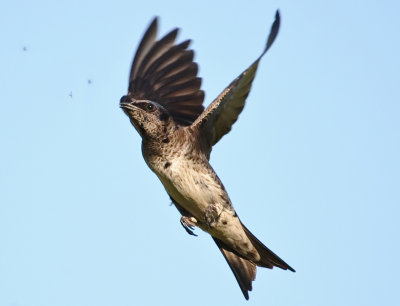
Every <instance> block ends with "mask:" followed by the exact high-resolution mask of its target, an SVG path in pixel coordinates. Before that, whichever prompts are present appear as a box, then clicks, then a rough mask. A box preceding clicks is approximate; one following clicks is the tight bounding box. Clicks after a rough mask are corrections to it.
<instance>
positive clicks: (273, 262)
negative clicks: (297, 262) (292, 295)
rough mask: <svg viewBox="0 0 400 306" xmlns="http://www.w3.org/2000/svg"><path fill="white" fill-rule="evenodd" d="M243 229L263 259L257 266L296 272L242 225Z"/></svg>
mask: <svg viewBox="0 0 400 306" xmlns="http://www.w3.org/2000/svg"><path fill="white" fill-rule="evenodd" d="M242 226H243V229H244V231H245V233H246V235H247V237H248V238H249V239H250V241H251V243H252V244H253V246H254V247H255V248H256V250H257V252H258V254H260V257H261V259H260V260H259V261H258V262H256V263H255V264H256V265H257V266H260V267H264V268H269V269H272V268H273V267H279V268H281V269H283V270H290V271H292V272H296V271H295V270H294V269H293V268H292V267H291V266H289V265H288V264H287V263H286V262H284V261H283V260H282V259H281V258H279V256H278V255H276V254H275V253H274V252H272V251H271V250H270V249H268V248H267V247H266V246H265V245H264V244H263V243H262V242H261V241H260V240H258V239H257V238H256V236H254V235H253V234H252V233H251V232H250V231H249V230H248V229H247V228H246V227H245V226H244V224H243V223H242Z"/></svg>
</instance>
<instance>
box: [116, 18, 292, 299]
mask: <svg viewBox="0 0 400 306" xmlns="http://www.w3.org/2000/svg"><path fill="white" fill-rule="evenodd" d="M157 24H158V21H157V18H155V19H154V20H153V21H152V22H151V24H150V26H149V28H148V30H147V31H146V33H145V34H144V36H143V38H142V41H141V42H140V44H139V47H138V49H137V52H136V55H135V57H134V59H133V63H132V67H131V71H130V77H129V88H128V94H127V95H125V96H123V97H122V98H121V101H120V107H121V108H122V109H123V111H124V112H125V114H126V115H127V116H128V117H129V119H130V121H131V123H132V125H133V126H134V127H135V129H136V130H137V132H138V133H139V134H140V136H141V137H142V154H143V157H144V159H145V161H146V163H147V165H148V166H149V167H150V169H151V170H152V171H153V172H154V173H155V174H156V175H157V177H158V178H159V179H160V181H161V182H162V184H163V185H164V187H165V190H166V191H167V193H168V194H169V196H170V198H171V200H172V202H173V203H174V204H175V206H176V208H177V209H178V210H179V212H180V213H181V215H182V218H181V220H180V222H181V224H182V225H183V227H184V228H185V230H186V231H187V232H188V233H189V234H191V235H194V233H193V230H194V228H195V227H199V228H201V229H202V230H203V231H205V232H207V233H209V234H210V235H211V236H212V238H213V239H214V241H215V243H216V244H217V246H218V248H219V249H220V251H221V252H222V254H223V256H224V257H225V259H226V261H227V262H228V265H229V267H230V268H231V270H232V272H233V274H234V275H235V277H236V280H237V282H238V283H239V286H240V289H241V290H242V292H243V295H244V297H245V298H246V299H248V298H249V293H248V292H249V291H251V290H252V281H253V280H254V279H255V276H256V267H257V266H258V267H264V268H270V269H272V268H273V267H279V268H281V269H284V270H290V271H293V272H295V270H294V269H293V268H292V267H290V266H289V265H288V264H287V263H286V262H284V261H283V260H282V259H281V258H279V257H278V256H277V255H276V254H275V253H273V252H272V251H271V250H270V249H268V248H267V247H266V246H265V245H264V244H263V243H261V242H260V241H259V240H258V239H257V238H256V237H255V236H254V235H253V234H252V233H251V232H250V231H249V230H248V229H247V228H246V227H245V226H244V225H243V223H242V222H241V221H240V219H239V217H238V215H237V214H236V212H235V209H234V208H233V205H232V203H231V200H230V199H229V196H228V193H227V191H226V190H225V188H224V185H223V184H222V182H221V181H220V179H219V178H218V176H217V174H216V173H215V171H214V170H213V168H212V167H211V165H210V163H209V159H210V153H211V149H212V147H213V145H214V144H216V143H217V142H218V141H219V140H220V139H221V138H222V137H223V136H224V135H225V134H227V133H228V132H229V131H230V130H231V128H232V125H233V124H234V123H235V121H236V120H237V119H238V116H239V114H240V112H241V111H242V110H243V107H244V104H245V101H246V98H247V96H248V94H249V91H250V88H251V84H252V81H253V79H254V77H255V74H256V71H257V67H258V64H259V62H260V60H261V58H262V57H263V55H264V54H265V53H266V52H267V51H268V49H269V48H270V47H271V45H272V44H273V42H274V40H275V38H276V36H277V34H278V30H279V24H280V16H279V11H277V12H276V15H275V21H274V22H273V24H272V26H271V31H270V34H269V36H268V39H267V43H266V46H265V48H264V51H263V52H262V53H261V55H260V56H259V57H258V58H257V59H256V60H255V61H254V62H253V63H252V64H251V65H250V66H249V67H248V68H247V69H246V70H245V71H244V72H243V73H242V74H240V75H239V76H238V77H237V78H236V79H234V80H233V81H232V83H231V84H229V85H228V87H226V88H225V89H224V90H223V91H222V93H221V94H220V95H219V96H218V97H217V98H216V99H215V100H214V101H213V102H212V103H211V104H210V105H209V106H208V107H207V108H206V109H205V110H204V107H203V100H204V92H203V91H202V90H201V89H200V87H201V79H200V78H199V77H197V72H198V66H197V64H196V63H195V62H194V61H193V57H194V52H193V50H190V49H188V46H189V43H190V40H185V41H183V42H181V43H175V39H176V36H177V34H178V29H177V28H176V29H174V30H172V31H171V32H169V33H168V34H167V35H165V36H164V37H162V38H161V39H157V27H158V26H157Z"/></svg>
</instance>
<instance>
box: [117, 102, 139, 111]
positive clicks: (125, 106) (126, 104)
mask: <svg viewBox="0 0 400 306" xmlns="http://www.w3.org/2000/svg"><path fill="white" fill-rule="evenodd" d="M119 107H121V108H122V109H123V110H124V111H125V110H134V109H136V108H137V107H136V106H134V105H133V103H132V102H121V103H119Z"/></svg>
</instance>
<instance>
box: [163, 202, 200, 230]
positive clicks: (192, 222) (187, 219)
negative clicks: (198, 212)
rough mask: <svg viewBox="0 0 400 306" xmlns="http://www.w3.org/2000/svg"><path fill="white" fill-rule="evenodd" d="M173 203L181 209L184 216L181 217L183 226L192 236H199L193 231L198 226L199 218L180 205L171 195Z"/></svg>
mask: <svg viewBox="0 0 400 306" xmlns="http://www.w3.org/2000/svg"><path fill="white" fill-rule="evenodd" d="M169 197H170V199H171V201H172V203H174V205H175V207H176V209H178V210H179V212H180V213H181V215H182V217H181V220H180V221H181V224H182V226H183V228H184V229H185V231H186V232H187V233H188V234H189V235H192V236H197V235H196V234H195V233H193V231H194V227H195V226H196V223H197V220H196V218H195V217H193V216H191V215H190V213H189V212H188V211H187V210H186V209H184V208H183V207H182V206H180V205H179V204H178V203H177V202H176V201H175V200H174V199H173V198H172V197H171V196H169Z"/></svg>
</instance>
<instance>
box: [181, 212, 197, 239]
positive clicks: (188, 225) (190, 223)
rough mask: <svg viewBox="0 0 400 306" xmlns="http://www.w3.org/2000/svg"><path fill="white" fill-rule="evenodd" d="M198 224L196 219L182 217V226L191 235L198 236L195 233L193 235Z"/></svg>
mask: <svg viewBox="0 0 400 306" xmlns="http://www.w3.org/2000/svg"><path fill="white" fill-rule="evenodd" d="M196 223H197V220H196V218H194V217H188V216H182V218H181V224H182V226H183V228H184V229H185V231H186V232H187V233H188V234H189V235H193V236H197V235H196V234H195V233H193V231H194V227H195V226H196Z"/></svg>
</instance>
